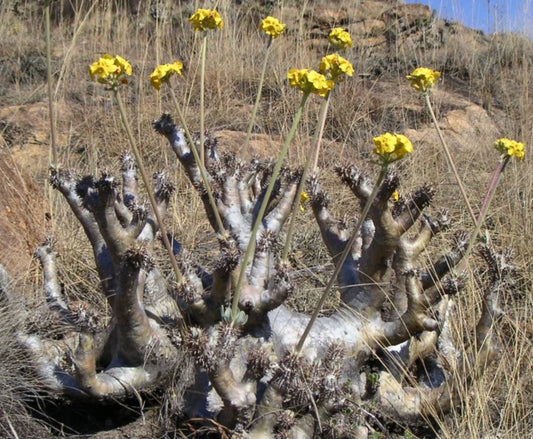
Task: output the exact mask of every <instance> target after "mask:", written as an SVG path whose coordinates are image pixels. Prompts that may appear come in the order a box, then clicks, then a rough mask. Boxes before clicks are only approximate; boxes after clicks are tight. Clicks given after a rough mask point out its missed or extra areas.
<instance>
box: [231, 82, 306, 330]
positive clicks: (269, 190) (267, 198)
mask: <svg viewBox="0 0 533 439" xmlns="http://www.w3.org/2000/svg"><path fill="white" fill-rule="evenodd" d="M310 94H311V92H306V93H304V94H303V95H302V100H301V101H300V106H299V107H298V111H297V112H296V115H295V116H294V119H293V121H292V126H291V129H290V131H289V134H288V135H287V138H286V139H285V143H284V144H283V147H282V148H281V151H280V153H279V155H278V159H277V161H276V165H275V166H274V170H273V171H272V176H271V177H270V183H269V184H268V187H267V190H266V192H265V196H264V198H263V201H262V203H261V207H260V208H259V212H258V213H257V218H256V219H255V222H254V225H253V227H252V232H251V234H250V241H249V242H248V247H246V252H245V253H244V256H243V259H242V262H241V269H240V271H239V277H238V279H237V284H236V285H235V292H234V294H233V302H232V306H231V314H232V322H234V323H235V322H236V319H237V318H238V313H239V298H240V296H241V289H242V284H243V282H244V278H245V276H246V268H247V266H248V264H249V262H250V259H251V258H252V256H253V254H254V250H255V241H256V237H257V231H258V230H259V226H260V225H261V223H262V221H263V216H264V214H265V211H266V208H267V206H268V202H269V201H270V196H271V195H272V191H273V190H274V186H275V184H276V180H277V178H278V176H279V173H280V171H281V165H282V164H283V160H285V157H286V156H287V152H288V151H289V146H290V144H291V143H292V140H293V139H294V136H295V134H296V129H297V128H298V124H299V123H300V119H301V118H302V114H303V110H304V108H305V104H306V102H307V99H308V98H309V95H310Z"/></svg>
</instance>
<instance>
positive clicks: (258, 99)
mask: <svg viewBox="0 0 533 439" xmlns="http://www.w3.org/2000/svg"><path fill="white" fill-rule="evenodd" d="M271 48H272V37H270V38H269V40H268V43H267V49H266V53H265V59H264V60H263V68H262V69H261V76H260V78H259V86H258V90H257V96H256V97H255V104H254V108H253V110H252V117H251V118H250V124H249V125H248V131H246V139H245V140H244V148H243V149H244V151H246V150H247V148H248V144H249V143H250V137H251V136H252V130H253V129H254V124H255V118H256V116H257V110H258V109H259V103H260V102H261V95H262V93H263V83H264V82H265V74H266V69H267V66H268V56H269V55H270V50H271Z"/></svg>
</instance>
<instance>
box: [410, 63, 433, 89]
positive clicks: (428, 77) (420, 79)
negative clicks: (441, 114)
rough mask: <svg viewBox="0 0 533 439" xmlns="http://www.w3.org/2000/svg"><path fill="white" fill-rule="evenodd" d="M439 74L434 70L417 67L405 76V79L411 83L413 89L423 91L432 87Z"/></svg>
mask: <svg viewBox="0 0 533 439" xmlns="http://www.w3.org/2000/svg"><path fill="white" fill-rule="evenodd" d="M440 76H441V73H440V72H436V71H435V70H432V69H428V68H426V67H419V68H418V69H416V70H415V71H414V72H413V73H411V74H410V75H408V76H406V79H407V80H408V81H409V82H410V83H411V87H413V88H414V89H415V90H417V91H421V92H422V93H425V92H427V91H428V90H429V89H430V88H431V87H433V84H435V82H436V81H437V79H439V78H440Z"/></svg>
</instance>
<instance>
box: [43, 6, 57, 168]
mask: <svg viewBox="0 0 533 439" xmlns="http://www.w3.org/2000/svg"><path fill="white" fill-rule="evenodd" d="M44 12H45V14H44V16H45V19H44V22H45V33H46V83H47V92H48V119H49V121H50V145H51V150H52V163H51V165H52V166H57V165H58V160H59V158H58V153H57V139H56V127H55V118H54V102H53V94H52V42H51V29H50V27H51V26H50V0H47V1H46V2H45V8H44Z"/></svg>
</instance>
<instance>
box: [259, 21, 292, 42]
mask: <svg viewBox="0 0 533 439" xmlns="http://www.w3.org/2000/svg"><path fill="white" fill-rule="evenodd" d="M260 27H261V30H262V31H263V32H264V33H265V34H267V35H269V36H271V37H272V38H277V37H279V36H280V35H281V34H282V33H283V32H285V27H286V25H285V24H283V23H282V22H281V21H279V20H278V19H277V18H274V17H270V16H268V17H267V18H265V19H264V20H263V21H262V22H261V26H260Z"/></svg>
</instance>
